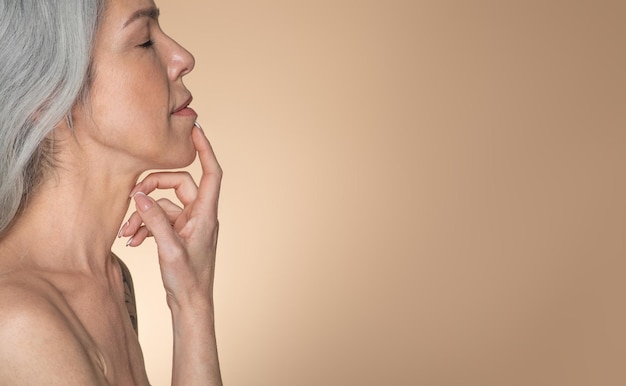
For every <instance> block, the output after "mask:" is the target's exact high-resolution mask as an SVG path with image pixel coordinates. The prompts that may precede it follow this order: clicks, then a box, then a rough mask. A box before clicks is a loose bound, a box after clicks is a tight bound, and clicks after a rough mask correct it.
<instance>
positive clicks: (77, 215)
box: [2, 162, 139, 274]
mask: <svg viewBox="0 0 626 386" xmlns="http://www.w3.org/2000/svg"><path fill="white" fill-rule="evenodd" d="M114 170H115V169H114V168H112V167H111V166H108V167H96V165H95V164H94V163H93V162H92V163H90V164H89V163H88V164H83V165H81V166H80V167H68V168H65V167H60V168H57V170H55V171H54V172H52V173H50V174H51V175H50V176H49V177H48V178H47V179H46V180H45V181H44V182H43V183H42V184H41V185H40V186H39V187H38V188H37V190H36V192H35V194H33V196H32V197H31V199H30V200H29V202H28V205H27V207H26V209H25V210H24V212H23V213H22V214H21V215H20V216H19V218H18V219H17V220H16V222H15V224H14V226H13V227H12V228H11V229H10V230H9V232H8V234H7V236H6V237H5V238H4V240H3V242H2V244H4V245H5V246H6V245H7V244H8V245H10V246H11V248H12V250H13V251H19V253H20V257H19V258H20V259H21V260H22V261H25V260H26V261H28V262H29V263H30V264H33V265H34V266H35V267H37V268H39V269H45V270H66V271H68V270H69V271H81V272H85V273H95V274H99V273H102V272H105V271H107V269H108V266H109V265H110V264H111V259H110V252H111V246H112V245H113V242H114V241H115V239H116V236H117V233H118V230H119V228H120V226H121V224H122V222H123V220H124V216H125V215H126V212H127V210H128V206H129V203H130V198H129V197H128V194H129V192H130V191H131V189H132V188H133V186H134V185H135V182H136V180H137V177H138V176H139V173H127V174H126V175H124V174H121V173H118V172H114ZM16 257H17V256H16Z"/></svg>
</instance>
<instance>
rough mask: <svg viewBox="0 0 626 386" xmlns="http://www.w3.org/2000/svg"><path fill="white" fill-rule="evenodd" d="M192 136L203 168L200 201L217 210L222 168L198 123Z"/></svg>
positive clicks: (199, 186)
mask: <svg viewBox="0 0 626 386" xmlns="http://www.w3.org/2000/svg"><path fill="white" fill-rule="evenodd" d="M191 136H192V139H193V143H194V146H195V147H196V150H197V151H198V158H199V159H200V166H202V177H201V178H200V183H199V184H198V201H200V202H202V203H203V204H210V205H211V207H212V208H213V209H215V210H217V200H218V198H219V193H220V183H221V181H222V168H221V167H220V164H219V163H218V162H217V158H216V157H215V153H214V152H213V147H211V143H210V142H209V140H208V139H207V137H206V135H204V131H203V130H202V127H201V126H200V124H199V123H198V122H196V123H195V127H194V128H193V131H192V133H191Z"/></svg>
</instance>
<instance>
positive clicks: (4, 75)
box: [0, 0, 221, 385]
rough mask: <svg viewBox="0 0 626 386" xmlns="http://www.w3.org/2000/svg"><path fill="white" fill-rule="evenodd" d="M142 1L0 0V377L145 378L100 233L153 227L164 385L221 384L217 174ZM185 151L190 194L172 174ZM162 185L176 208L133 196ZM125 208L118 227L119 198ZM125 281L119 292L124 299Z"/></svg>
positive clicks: (117, 275)
mask: <svg viewBox="0 0 626 386" xmlns="http://www.w3.org/2000/svg"><path fill="white" fill-rule="evenodd" d="M157 18H158V9H157V8H156V6H155V4H154V2H153V1H152V0H48V1H40V0H0V52H1V55H0V95H2V100H3V103H2V104H1V105H0V157H1V160H0V161H1V162H0V184H1V185H0V310H1V311H0V363H2V365H0V384H2V385H10V384H20V385H27V384H28V385H30V384H32V385H43V384H45V385H53V384H62V385H92V384H93V385H107V384H109V385H146V384H148V379H147V376H146V372H145V368H144V363H143V358H142V354H141V349H140V347H139V342H138V340H137V335H136V331H135V330H134V328H133V322H132V316H133V315H132V307H131V309H130V314H131V315H129V308H127V306H126V304H125V300H128V301H129V302H131V303H132V299H130V295H131V294H130V293H129V292H132V291H131V290H132V285H129V283H132V282H131V281H130V278H129V277H128V276H127V271H126V270H125V269H124V268H123V265H122V264H121V263H120V262H119V260H118V259H117V258H116V257H115V256H113V255H112V253H111V246H112V244H113V241H114V240H115V238H116V236H118V235H119V236H120V237H121V236H124V237H129V238H130V241H129V245H131V246H137V245H139V244H141V243H142V242H143V241H144V239H145V238H146V237H148V236H154V239H155V241H156V243H157V246H158V255H159V256H158V258H159V263H160V267H161V273H162V279H163V285H164V287H165V290H166V293H167V304H168V306H169V307H170V309H171V312H172V324H173V331H174V334H173V335H174V362H173V379H172V382H173V384H178V385H199V384H210V385H217V384H221V380H220V372H219V365H218V360H217V349H216V344H215V334H214V328H213V299H212V287H213V270H214V261H215V248H216V241H217V229H218V223H217V201H218V195H219V186H220V180H221V169H220V167H219V165H218V163H217V161H216V159H215V157H214V154H213V151H212V150H211V146H210V144H209V142H208V141H207V139H206V137H205V136H204V134H203V132H202V130H201V129H200V128H199V125H198V126H195V125H194V122H195V119H196V114H195V112H194V111H193V110H192V109H191V108H189V107H188V105H189V104H190V102H191V94H190V93H189V92H188V91H187V89H186V88H185V87H184V85H183V83H182V78H183V77H184V76H185V75H186V74H188V73H189V72H190V71H191V70H192V69H193V66H194V59H193V57H192V56H191V54H189V53H188V52H187V51H185V50H184V49H183V48H182V47H181V46H179V45H178V44H177V43H176V42H174V41H173V40H172V39H170V38H169V37H168V36H167V35H165V34H164V33H163V32H162V31H161V29H160V28H159V25H158V21H157ZM196 153H197V154H198V156H199V158H200V161H201V165H202V168H203V175H202V178H201V180H200V182H199V186H198V187H197V186H196V185H195V183H194V182H193V180H192V179H191V177H190V176H189V175H188V174H186V173H154V174H151V175H150V176H148V177H147V178H145V179H144V180H143V181H141V182H140V183H138V184H136V181H137V179H138V178H139V175H140V174H141V173H142V172H144V171H145V170H148V169H157V168H158V169H164V168H179V167H183V166H186V165H188V164H190V163H191V162H192V161H193V159H194V158H195V155H196ZM164 188H173V189H175V191H176V195H177V197H178V198H179V199H180V201H181V203H182V204H183V208H180V207H178V206H177V205H175V204H174V203H172V202H170V201H167V200H159V201H155V200H153V199H152V198H150V197H149V196H147V194H149V193H150V192H152V191H153V190H155V189H164ZM131 201H132V202H133V203H134V205H135V207H136V211H135V212H134V213H133V214H132V215H131V216H130V218H129V220H128V221H127V222H126V223H125V224H124V225H123V226H122V227H121V229H120V224H121V223H122V222H123V220H124V215H125V213H126V210H127V208H128V205H129V204H131ZM125 288H126V293H125Z"/></svg>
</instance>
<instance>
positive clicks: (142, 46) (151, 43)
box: [139, 39, 154, 48]
mask: <svg viewBox="0 0 626 386" xmlns="http://www.w3.org/2000/svg"><path fill="white" fill-rule="evenodd" d="M153 45H154V41H153V40H152V39H150V40H148V41H147V42H145V43H142V44H140V45H139V47H141V48H150V47H152V46H153Z"/></svg>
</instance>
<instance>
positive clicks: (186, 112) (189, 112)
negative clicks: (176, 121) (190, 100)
mask: <svg viewBox="0 0 626 386" xmlns="http://www.w3.org/2000/svg"><path fill="white" fill-rule="evenodd" d="M172 115H176V116H179V117H191V116H198V114H196V112H195V111H194V110H193V109H192V108H191V107H185V108H184V109H182V110H178V111H177V112H175V113H172Z"/></svg>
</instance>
